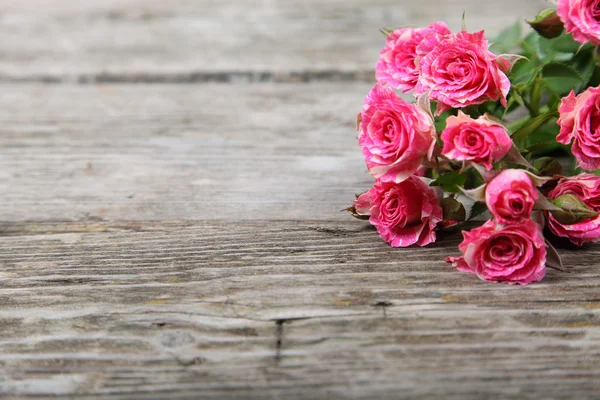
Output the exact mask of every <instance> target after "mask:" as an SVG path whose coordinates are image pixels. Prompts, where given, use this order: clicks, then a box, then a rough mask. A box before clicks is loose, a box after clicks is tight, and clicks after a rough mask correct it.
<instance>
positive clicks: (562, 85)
mask: <svg viewBox="0 0 600 400" xmlns="http://www.w3.org/2000/svg"><path fill="white" fill-rule="evenodd" d="M542 76H543V82H544V84H545V85H546V87H547V88H548V89H550V90H551V91H552V92H554V93H556V94H559V95H560V94H565V93H568V92H570V91H571V90H573V89H575V88H576V87H577V86H578V85H580V84H582V83H584V82H583V77H582V76H581V74H580V73H579V72H577V70H576V69H574V68H573V67H570V66H568V65H566V64H561V63H550V64H547V65H545V66H544V68H542Z"/></svg>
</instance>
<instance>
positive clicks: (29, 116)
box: [0, 84, 372, 221]
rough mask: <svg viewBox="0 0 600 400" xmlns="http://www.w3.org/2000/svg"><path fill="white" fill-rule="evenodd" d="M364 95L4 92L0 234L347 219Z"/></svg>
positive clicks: (129, 88) (197, 89) (343, 91)
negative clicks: (20, 229)
mask: <svg viewBox="0 0 600 400" xmlns="http://www.w3.org/2000/svg"><path fill="white" fill-rule="evenodd" d="M370 87H371V86H370V85H368V84H352V85H349V84H319V85H317V84H311V85H294V84H292V85H277V86H275V85H238V86H232V85H231V86H230V85H218V84H215V85H213V84H211V85H201V86H184V85H153V86H139V85H114V86H99V87H93V86H70V85H58V86H57V85H25V86H17V85H5V86H3V87H2V88H1V89H0V109H2V110H3V111H2V113H1V114H0V148H1V151H0V221H23V220H56V219H58V220H88V219H90V218H92V219H108V220H122V219H125V220H134V219H135V220H165V219H166V220H170V219H191V220H202V219H229V220H238V219H318V218H328V219H347V218H348V216H347V215H345V213H344V214H342V213H340V210H341V209H342V208H345V207H347V206H348V205H349V204H350V203H351V201H352V199H353V198H354V193H358V192H361V191H363V190H366V189H368V188H369V186H370V185H371V182H372V179H371V178H370V177H369V175H368V173H367V172H366V168H365V165H364V161H363V159H362V155H361V152H360V149H359V147H358V144H357V140H356V136H357V133H356V117H355V116H356V113H357V112H358V111H359V110H360V107H361V106H362V100H363V98H364V96H365V95H366V93H367V92H368V90H369V89H370ZM292 182H293V184H292Z"/></svg>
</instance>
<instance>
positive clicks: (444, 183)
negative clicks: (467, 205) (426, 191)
mask: <svg viewBox="0 0 600 400" xmlns="http://www.w3.org/2000/svg"><path fill="white" fill-rule="evenodd" d="M466 182H467V174H461V173H460V171H451V172H446V173H444V174H441V175H439V176H438V177H437V178H436V179H435V180H434V181H433V182H431V186H439V187H441V188H442V189H443V190H444V192H448V193H461V191H460V189H459V186H460V187H464V186H465V183H466Z"/></svg>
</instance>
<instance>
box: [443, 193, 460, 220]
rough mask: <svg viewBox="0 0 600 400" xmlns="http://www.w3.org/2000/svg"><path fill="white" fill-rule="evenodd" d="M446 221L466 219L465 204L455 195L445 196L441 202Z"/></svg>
mask: <svg viewBox="0 0 600 400" xmlns="http://www.w3.org/2000/svg"><path fill="white" fill-rule="evenodd" d="M440 206H441V207H442V211H443V215H444V221H448V220H450V221H464V220H465V219H466V218H467V213H466V211H465V206H463V204H462V203H461V202H460V201H458V200H456V199H455V198H453V197H445V198H443V199H442V201H441V202H440Z"/></svg>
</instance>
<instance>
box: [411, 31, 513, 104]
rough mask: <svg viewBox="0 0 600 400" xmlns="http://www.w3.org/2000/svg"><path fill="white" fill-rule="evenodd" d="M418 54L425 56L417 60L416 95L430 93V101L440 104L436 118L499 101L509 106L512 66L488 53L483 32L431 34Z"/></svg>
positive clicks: (418, 50)
mask: <svg viewBox="0 0 600 400" xmlns="http://www.w3.org/2000/svg"><path fill="white" fill-rule="evenodd" d="M429 50H430V51H429ZM417 53H418V54H424V55H423V56H422V57H420V56H419V57H417V61H416V63H417V64H418V65H419V70H420V75H419V81H418V83H417V85H416V86H415V94H416V95H422V94H425V93H428V92H429V93H430V98H431V100H437V101H438V105H437V109H436V115H440V114H441V113H442V112H444V111H446V110H448V109H450V108H463V107H467V106H470V105H473V104H481V103H484V102H486V101H490V100H491V101H496V100H498V99H499V100H500V101H501V103H502V105H504V106H505V107H506V104H507V103H506V96H507V94H508V91H509V89H510V81H509V80H508V78H507V76H506V73H507V72H508V70H509V69H510V64H511V63H510V61H508V60H505V59H503V58H500V57H498V56H496V55H495V54H493V53H491V52H490V51H489V50H488V42H487V41H486V40H485V38H484V32H483V31H481V32H477V33H468V32H466V31H461V32H458V33H457V34H456V35H446V36H441V35H430V36H427V37H426V38H425V39H424V40H423V42H422V43H421V44H420V45H419V47H418V48H417Z"/></svg>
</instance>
